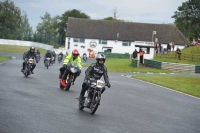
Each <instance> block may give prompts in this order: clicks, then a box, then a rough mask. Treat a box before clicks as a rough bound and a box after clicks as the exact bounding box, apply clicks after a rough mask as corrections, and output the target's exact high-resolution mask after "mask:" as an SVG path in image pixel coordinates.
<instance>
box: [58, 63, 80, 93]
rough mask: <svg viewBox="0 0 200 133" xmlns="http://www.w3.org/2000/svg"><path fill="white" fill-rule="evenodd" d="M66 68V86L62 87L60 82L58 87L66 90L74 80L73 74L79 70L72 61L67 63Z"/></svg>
mask: <svg viewBox="0 0 200 133" xmlns="http://www.w3.org/2000/svg"><path fill="white" fill-rule="evenodd" d="M66 69H67V70H68V72H69V73H68V75H67V79H66V84H67V85H66V87H64V86H62V85H61V83H60V89H65V90H66V91H68V90H69V89H70V87H71V84H72V82H73V81H74V76H75V74H77V73H78V72H79V71H80V69H79V67H78V64H77V62H72V63H70V64H68V65H67V68H66ZM65 71H66V70H65Z"/></svg>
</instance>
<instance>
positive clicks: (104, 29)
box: [67, 18, 187, 45]
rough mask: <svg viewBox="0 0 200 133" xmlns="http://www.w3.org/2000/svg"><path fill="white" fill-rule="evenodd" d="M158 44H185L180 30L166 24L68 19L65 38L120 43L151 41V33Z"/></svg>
mask: <svg viewBox="0 0 200 133" xmlns="http://www.w3.org/2000/svg"><path fill="white" fill-rule="evenodd" d="M153 31H156V35H154V40H155V38H158V42H160V43H169V42H171V41H173V42H174V43H175V44H183V45H184V44H185V43H186V42H187V40H186V38H185V36H184V35H183V34H182V33H181V32H180V30H179V29H178V28H177V27H175V26H173V25H168V24H148V23H133V22H121V21H108V20H91V19H80V18H69V19H68V25H67V36H68V37H75V38H91V39H105V40H121V41H152V33H153ZM117 33H119V37H118V38H117Z"/></svg>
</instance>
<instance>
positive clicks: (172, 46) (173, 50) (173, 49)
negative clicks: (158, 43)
mask: <svg viewBox="0 0 200 133" xmlns="http://www.w3.org/2000/svg"><path fill="white" fill-rule="evenodd" d="M172 49H173V51H174V42H172Z"/></svg>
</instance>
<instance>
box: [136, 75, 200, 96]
mask: <svg viewBox="0 0 200 133" xmlns="http://www.w3.org/2000/svg"><path fill="white" fill-rule="evenodd" d="M133 78H136V79H140V80H144V81H148V82H151V83H154V84H157V85H161V86H164V87H167V88H171V89H173V90H176V91H180V92H183V93H186V94H189V95H192V96H195V97H199V98H200V84H199V83H200V77H186V76H166V75H153V76H152V75H151V76H133Z"/></svg>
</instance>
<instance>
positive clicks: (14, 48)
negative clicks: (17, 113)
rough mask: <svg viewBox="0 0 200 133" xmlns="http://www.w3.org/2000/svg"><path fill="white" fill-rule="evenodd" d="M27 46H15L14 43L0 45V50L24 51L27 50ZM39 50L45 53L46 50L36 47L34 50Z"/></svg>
mask: <svg viewBox="0 0 200 133" xmlns="http://www.w3.org/2000/svg"><path fill="white" fill-rule="evenodd" d="M29 48H30V47H29V46H16V45H0V52H6V53H21V54H22V53H24V52H26V51H28V50H29ZM37 50H39V51H40V53H41V54H45V53H46V51H47V50H45V49H41V48H36V49H35V51H37Z"/></svg>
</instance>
